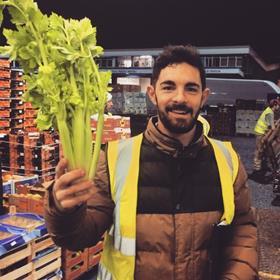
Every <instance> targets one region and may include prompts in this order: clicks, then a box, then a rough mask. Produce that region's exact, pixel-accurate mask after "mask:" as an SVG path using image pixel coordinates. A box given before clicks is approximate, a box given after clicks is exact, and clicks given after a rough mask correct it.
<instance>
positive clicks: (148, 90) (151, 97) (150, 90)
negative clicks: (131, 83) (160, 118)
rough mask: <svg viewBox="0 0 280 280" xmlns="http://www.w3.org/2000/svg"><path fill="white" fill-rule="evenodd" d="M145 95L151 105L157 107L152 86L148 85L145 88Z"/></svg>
mask: <svg viewBox="0 0 280 280" xmlns="http://www.w3.org/2000/svg"><path fill="white" fill-rule="evenodd" d="M147 94H148V95H149V98H150V100H151V101H152V103H153V104H154V105H157V101H156V91H155V88H154V87H153V86H152V85H149V86H148V87H147Z"/></svg>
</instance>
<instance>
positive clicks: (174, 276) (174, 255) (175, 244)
mask: <svg viewBox="0 0 280 280" xmlns="http://www.w3.org/2000/svg"><path fill="white" fill-rule="evenodd" d="M175 215H176V213H174V214H173V215H172V219H173V229H174V234H173V236H174V237H173V239H174V249H175V250H174V253H173V256H172V257H173V263H174V269H173V279H174V280H176V255H177V242H176V222H175V217H176V216H175Z"/></svg>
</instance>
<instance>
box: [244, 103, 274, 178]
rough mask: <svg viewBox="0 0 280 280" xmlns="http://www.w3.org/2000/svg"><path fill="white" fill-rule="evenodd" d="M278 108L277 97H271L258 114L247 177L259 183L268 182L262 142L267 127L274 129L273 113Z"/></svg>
mask: <svg viewBox="0 0 280 280" xmlns="http://www.w3.org/2000/svg"><path fill="white" fill-rule="evenodd" d="M278 109H279V103H278V100H277V99H271V100H270V101H269V106H268V107H267V108H266V109H265V110H264V111H263V112H262V114H261V115H260V117H259V119H258V121H257V123H256V126H255V134H256V148H255V152H254V170H253V172H252V173H251V174H250V175H249V178H250V179H252V180H255V181H257V182H260V183H268V182H269V177H267V178H266V177H265V173H266V171H267V170H266V169H265V166H264V164H265V162H264V158H265V154H264V143H263V137H264V136H265V134H266V133H267V132H268V130H269V129H275V124H274V113H275V112H276V111H277V110H278Z"/></svg>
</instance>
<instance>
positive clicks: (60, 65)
mask: <svg viewBox="0 0 280 280" xmlns="http://www.w3.org/2000/svg"><path fill="white" fill-rule="evenodd" d="M5 8H7V9H8V11H9V14H10V16H11V22H12V23H13V24H14V25H15V30H10V29H4V31H3V34H4V35H5V37H6V39H7V46H4V47H0V53H1V54H2V55H8V56H9V57H10V59H11V60H16V61H18V62H19V64H20V66H21V67H22V68H23V70H24V73H25V76H24V78H25V80H26V82H27V91H26V92H25V94H24V100H25V101H28V102H31V103H32V105H33V106H34V108H37V109H38V115H37V120H36V122H37V126H38V128H39V129H42V130H45V129H49V128H50V127H55V128H57V129H58V132H59V136H60V141H61V143H62V147H63V153H64V156H65V157H66V158H67V160H68V163H69V168H70V169H74V168H83V169H84V170H85V171H86V174H87V178H89V179H92V178H93V177H94V175H95V170H96V165H97V161H98V157H99V152H100V145H101V137H102V130H103V121H104V115H103V112H104V107H105V103H106V92H107V91H108V90H110V89H109V88H108V83H109V81H110V78H111V73H110V72H99V70H98V66H97V65H96V63H95V61H94V58H95V57H99V56H100V55H101V54H102V53H103V49H102V48H101V47H100V46H97V45H96V28H95V27H92V25H91V22H90V20H89V19H88V18H84V19H82V20H74V19H64V18H62V17H61V16H59V15H57V14H55V13H52V14H51V15H50V16H48V15H45V14H43V13H42V12H41V11H40V10H39V8H38V6H37V3H35V2H34V1H33V0H0V24H1V23H2V20H3V10H4V9H5ZM93 114H98V115H99V118H98V125H97V136H96V142H95V145H94V149H93V147H92V134H91V127H90V116H91V115H93Z"/></svg>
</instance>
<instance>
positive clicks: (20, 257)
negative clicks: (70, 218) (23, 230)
mask: <svg viewBox="0 0 280 280" xmlns="http://www.w3.org/2000/svg"><path fill="white" fill-rule="evenodd" d="M48 248H51V249H52V251H50V252H45V254H42V256H41V257H38V256H39V253H42V252H43V251H44V250H46V249H48ZM60 268H61V248H59V247H54V243H53V241H52V240H51V238H50V236H48V235H45V236H43V237H40V238H37V239H35V240H33V241H31V242H29V243H28V244H25V245H22V246H20V247H18V248H15V249H14V250H11V251H9V252H8V253H7V254H5V255H3V256H1V258H0V280H10V279H18V278H21V279H24V280H37V279H41V278H42V277H44V276H46V275H48V274H50V273H52V272H55V271H57V270H59V269H60ZM50 279H53V280H55V279H60V277H59V276H55V275H54V276H53V277H51V278H50Z"/></svg>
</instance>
